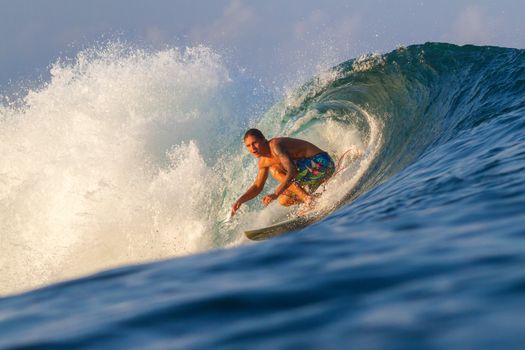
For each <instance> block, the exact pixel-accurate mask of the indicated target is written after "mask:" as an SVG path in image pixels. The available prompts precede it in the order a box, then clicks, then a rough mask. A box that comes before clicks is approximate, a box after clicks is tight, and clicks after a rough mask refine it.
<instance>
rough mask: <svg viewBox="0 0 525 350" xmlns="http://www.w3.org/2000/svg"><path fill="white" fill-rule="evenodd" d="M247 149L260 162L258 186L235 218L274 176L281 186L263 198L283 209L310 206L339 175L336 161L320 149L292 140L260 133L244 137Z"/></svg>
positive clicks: (239, 202) (245, 198) (239, 201)
mask: <svg viewBox="0 0 525 350" xmlns="http://www.w3.org/2000/svg"><path fill="white" fill-rule="evenodd" d="M244 145H245V146H246V148H247V149H248V151H249V152H250V153H251V155H252V156H254V157H255V158H258V159H259V164H258V168H259V170H258V173H257V177H256V178H255V182H254V183H253V184H252V185H251V186H250V187H249V188H248V190H247V191H246V192H245V193H244V194H243V195H242V196H241V197H239V199H237V201H236V202H235V203H234V204H233V206H232V209H231V214H232V215H234V214H235V212H237V210H238V209H239V207H240V206H241V205H242V204H243V203H245V202H247V201H249V200H251V199H253V198H255V197H257V196H258V195H259V194H260V193H261V192H262V190H263V188H264V184H265V183H266V180H267V178H268V173H270V174H271V175H272V176H273V177H274V178H275V179H276V180H277V181H278V182H279V183H280V184H279V186H278V187H277V189H276V190H275V191H274V193H271V194H269V195H266V196H264V197H263V199H262V201H263V203H264V205H268V204H270V203H271V202H272V201H274V200H276V199H278V201H279V203H280V204H281V205H283V206H290V205H295V204H306V205H310V204H311V202H312V199H313V198H312V193H313V192H314V191H315V190H316V189H317V188H318V187H319V186H320V185H321V184H322V183H323V182H325V181H326V180H328V179H329V178H330V177H331V176H332V175H333V174H334V172H335V164H334V161H333V160H332V158H331V157H330V156H329V155H328V153H326V152H325V151H323V150H322V149H320V148H319V147H317V146H316V145H314V144H312V143H310V142H308V141H305V140H301V139H295V138H291V137H276V138H273V139H270V140H267V139H266V137H265V136H264V135H263V133H262V132H261V131H260V130H258V129H250V130H248V131H247V132H246V133H245V134H244Z"/></svg>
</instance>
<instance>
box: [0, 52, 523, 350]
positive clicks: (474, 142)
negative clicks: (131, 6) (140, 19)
mask: <svg viewBox="0 0 525 350" xmlns="http://www.w3.org/2000/svg"><path fill="white" fill-rule="evenodd" d="M152 67H154V69H152ZM173 77H175V78H173ZM229 84H233V83H232V82H231V79H230V78H229V76H228V73H227V71H226V70H225V69H224V65H223V64H222V63H221V62H220V59H219V58H217V57H216V56H215V55H213V53H212V52H210V51H209V50H207V49H204V48H201V49H199V50H196V51H191V50H190V52H188V53H181V52H178V51H176V50H175V51H171V50H168V51H163V52H160V53H156V54H148V53H141V52H138V51H133V50H132V52H131V54H130V53H129V52H128V53H122V52H121V51H118V50H117V51H114V50H109V51H108V52H106V53H103V54H101V53H100V52H98V53H97V54H96V55H95V56H89V57H87V59H86V60H83V59H82V55H80V56H79V57H78V58H77V60H76V61H75V62H74V63H68V64H62V65H60V64H57V65H55V67H54V71H53V80H52V81H51V83H50V84H49V85H48V86H46V87H44V88H42V89H40V90H38V91H33V92H30V94H29V95H28V97H27V98H26V99H25V100H24V101H22V103H18V104H15V105H16V106H15V105H7V106H4V107H3V109H2V110H1V115H2V119H1V122H2V124H1V132H2V136H3V137H2V139H1V140H0V145H1V147H2V151H3V152H2V153H3V154H6V155H7V156H6V157H3V158H2V160H1V161H0V162H2V163H1V167H0V169H1V170H0V173H1V174H2V187H0V189H1V191H2V192H1V195H2V202H1V205H2V207H1V212H0V215H2V217H1V218H0V219H1V220H0V221H1V222H2V237H1V239H2V243H3V244H2V246H3V247H4V246H7V247H9V248H8V249H5V251H7V252H8V254H3V255H2V257H1V259H2V260H1V262H2V266H3V272H2V278H3V280H2V281H1V282H2V283H1V284H0V285H7V286H8V287H6V288H5V289H4V290H3V292H4V293H8V292H12V291H13V290H16V289H17V288H27V287H32V286H34V285H35V284H34V283H28V284H25V285H21V284H20V283H21V282H19V281H23V280H24V279H31V278H34V279H36V280H37V282H39V283H37V284H36V285H38V284H42V283H46V281H47V280H44V279H42V276H45V278H46V279H48V280H49V281H52V280H53V279H62V278H66V277H68V276H70V275H76V274H79V273H87V272H89V271H92V270H95V269H100V268H104V267H107V266H111V265H112V264H126V263H128V264H129V263H132V262H137V261H144V260H151V259H157V258H162V257H166V256H173V255H180V254H185V253H188V252H190V253H191V252H198V251H202V250H206V249H210V248H217V247H226V246H228V247H229V246H236V245H243V243H244V241H243V239H242V235H241V233H240V230H241V229H242V228H243V227H246V226H247V225H248V224H251V225H256V226H257V225H262V224H265V223H268V222H272V221H275V220H277V219H279V218H282V217H283V216H284V215H287V214H288V212H286V211H284V210H283V209H280V208H278V207H276V206H271V207H269V208H268V209H265V210H261V209H262V206H261V204H260V203H257V202H255V201H254V202H252V203H250V204H249V205H246V206H244V207H243V209H242V212H241V213H240V215H239V217H238V218H237V221H235V222H233V223H231V224H227V225H224V224H221V223H220V220H221V219H222V218H223V217H224V215H225V214H226V212H227V210H228V208H229V206H230V205H231V203H232V202H233V200H234V199H235V198H236V197H237V196H239V195H240V194H241V193H242V191H243V190H244V189H245V188H246V187H247V186H248V185H249V184H250V183H251V181H253V177H254V175H255V164H254V161H253V159H251V158H250V156H249V155H247V154H246V153H243V152H242V145H241V144H240V141H239V140H240V135H242V132H243V130H244V128H245V127H246V126H247V125H248V124H250V125H253V123H247V122H246V121H245V120H241V119H235V118H233V119H232V118H231V115H232V114H234V115H235V113H233V111H235V103H233V102H232V101H231V100H228V98H227V97H226V96H229V95H231V91H232V90H231V85H229ZM233 90H235V88H234V89H233ZM167 91H176V92H177V93H175V94H172V93H167ZM86 101H90V103H87V104H86ZM20 105H21V106H20ZM217 110H219V111H223V113H216V111H217ZM155 111H158V113H157V112H155ZM255 125H256V126H258V127H259V128H261V129H262V130H263V131H264V132H265V133H266V134H267V136H269V137H272V136H276V135H292V136H297V137H305V138H308V139H309V140H311V141H313V142H314V143H316V144H318V145H320V146H321V147H322V148H324V149H326V150H328V151H329V152H331V153H332V154H334V155H338V156H340V155H342V154H344V153H345V152H346V151H350V152H349V154H350V156H349V157H347V158H345V159H343V160H342V162H343V163H344V164H345V167H344V171H343V172H342V173H341V175H340V176H339V177H338V178H337V179H335V180H334V182H332V184H330V185H328V186H327V189H326V192H325V194H324V195H323V197H322V198H323V200H322V202H321V204H320V205H322V206H327V207H328V208H330V210H333V212H332V214H331V215H329V216H328V217H327V218H325V219H324V220H323V221H321V222H319V223H317V224H315V225H312V226H310V227H308V228H306V229H304V230H302V231H301V232H296V233H294V234H290V235H286V236H283V237H280V238H276V239H273V240H270V241H267V242H264V243H260V244H255V245H243V246H242V247H238V248H235V249H221V250H216V251H212V252H208V253H206V254H201V255H193V256H190V257H184V258H179V259H176V260H171V261H164V262H156V263H151V264H147V265H140V266H128V267H122V268H120V269H115V270H112V271H108V272H105V273H100V274H97V275H93V276H89V277H85V278H83V279H78V280H72V281H70V282H67V283H61V284H56V285H52V286H49V287H47V288H44V289H41V290H36V291H33V292H29V293H26V294H22V295H19V296H12V297H9V298H4V299H2V300H0V335H1V336H0V347H5V348H14V347H23V346H32V347H38V346H47V347H58V346H60V347H61V348H68V347H71V348H75V347H76V348H78V347H85V348H104V347H109V346H115V345H117V344H118V345H119V347H131V346H135V347H153V346H159V347H160V346H166V347H172V348H178V347H181V348H186V349H193V348H195V349H200V348H214V349H222V348H224V349H231V348H257V347H261V348H272V349H279V348H323V349H324V348H334V349H335V348H346V347H347V345H348V344H349V343H351V344H353V345H354V346H355V347H357V348H378V349H381V348H386V347H388V348H407V347H414V348H431V347H439V348H444V347H452V348H475V349H484V348H494V347H505V348H516V349H518V348H520V346H521V345H522V344H523V343H524V342H525V337H524V335H523V332H522V329H521V328H522V327H521V323H522V322H521V321H522V318H523V316H522V315H523V314H524V312H525V300H524V298H523V291H524V286H525V274H524V273H523V268H522V267H523V263H524V262H525V253H524V250H523V247H524V246H525V230H524V228H523V227H524V226H523V214H524V212H525V175H524V174H525V172H524V170H525V52H524V51H523V50H517V49H506V48H497V47H475V46H463V47H458V46H454V45H450V44H436V43H428V44H425V45H415V46H410V47H406V48H399V49H397V50H395V51H393V52H391V53H388V54H385V55H370V56H364V57H361V58H358V59H354V60H350V61H347V62H344V63H342V64H340V65H338V66H337V67H334V68H333V69H331V70H329V71H327V72H324V73H322V74H320V75H319V76H317V77H315V78H314V79H312V80H311V81H310V82H308V83H307V84H305V85H304V86H302V87H301V88H299V89H296V90H294V91H291V92H290V93H289V94H287V95H286V96H285V98H284V99H283V101H282V102H280V103H278V104H276V105H275V106H273V107H272V108H271V109H270V110H268V111H267V112H266V113H265V114H264V115H263V116H262V117H261V118H260V119H259V120H258V121H257V123H255ZM215 130H221V131H223V132H222V133H220V134H218V133H216V132H215ZM224 135H231V137H230V136H227V137H225V136H224ZM79 140H80V141H79ZM4 150H5V151H4ZM345 162H346V163H345ZM224 184H227V185H226V186H224ZM274 184H275V183H273V184H270V185H269V186H272V185H274ZM210 185H211V186H210ZM210 188H214V189H213V190H210ZM188 190H190V192H191V193H192V196H188V195H187V194H186V193H187V192H188ZM4 242H5V244H4ZM2 249H3V251H4V248H2ZM50 252H52V253H50ZM86 265H87V266H89V268H87V267H86ZM5 266H7V267H5ZM64 269H65V270H67V269H71V270H74V271H69V272H67V271H66V272H63V271H62V270H64ZM4 271H5V272H4ZM57 274H58V276H57ZM20 276H22V278H20ZM13 280H14V281H15V282H16V281H18V282H17V283H18V284H16V283H14V282H13ZM78 300H82V303H78ZM71 310H75V312H74V313H71ZM66 324H67V325H68V326H67V327H68V332H64V331H63V327H64V325H66ZM3 329H4V330H7V331H5V332H4V331H2V330H3ZM203 330H205V331H203ZM27 334H30V335H31V336H29V337H28V336H27ZM22 335H24V336H22ZM160 344H163V345H160ZM164 344H165V345H164Z"/></svg>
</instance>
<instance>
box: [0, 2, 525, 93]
mask: <svg viewBox="0 0 525 350" xmlns="http://www.w3.org/2000/svg"><path fill="white" fill-rule="evenodd" d="M524 15H525V1H522V0H498V1H481V0H480V1H472V0H442V1H415V0H414V1H412V0H398V1H394V0H391V1H387V0H383V1H381V0H360V1H354V0H323V1H319V0H317V1H313V0H288V1H286V0H264V1H262V0H207V1H204V0H89V1H86V0H82V1H80V0H46V1H39V0H16V1H15V0H0V43H1V45H0V50H1V51H0V91H5V90H7V89H8V87H9V86H12V85H13V84H17V83H20V82H22V81H31V80H35V79H37V78H38V77H42V79H44V80H45V79H46V77H48V71H49V67H50V65H51V64H52V63H53V62H56V61H57V59H59V58H64V57H74V56H75V54H76V53H77V52H78V51H80V50H82V49H83V48H86V47H92V46H94V45H96V44H97V43H103V42H105V41H108V40H117V39H118V40H122V41H127V42H131V43H133V44H136V45H139V46H143V47H147V48H150V49H161V48H165V47H175V46H176V47H186V46H189V47H191V46H196V45H205V46H208V47H211V48H213V49H214V50H216V52H217V53H219V54H220V55H222V56H223V57H224V59H225V61H226V62H227V63H228V65H229V66H231V67H235V69H237V68H239V69H243V70H245V71H247V72H249V74H251V75H252V76H253V77H254V78H256V79H261V81H264V82H266V83H268V84H271V83H274V84H275V83H276V82H277V83H280V82H282V81H284V80H286V79H293V77H294V76H297V75H309V74H313V73H315V72H316V70H319V69H320V68H323V67H324V68H327V67H328V66H332V65H335V64H337V63H340V62H342V61H345V60H348V59H350V58H354V57H357V56H360V55H362V54H366V53H375V52H377V53H384V52H389V51H391V50H393V49H395V48H396V47H399V46H407V45H411V44H420V43H425V42H429V41H435V42H449V43H454V44H460V45H463V44H475V45H495V46H504V47H514V48H524V47H525V35H524V34H523V33H525V21H523V17H524Z"/></svg>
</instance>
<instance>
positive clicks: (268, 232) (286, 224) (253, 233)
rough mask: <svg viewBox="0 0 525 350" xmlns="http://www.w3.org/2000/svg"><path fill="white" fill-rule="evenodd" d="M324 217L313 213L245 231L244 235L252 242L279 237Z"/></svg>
mask: <svg viewBox="0 0 525 350" xmlns="http://www.w3.org/2000/svg"><path fill="white" fill-rule="evenodd" d="M325 215H326V214H324V215H323V214H322V213H314V214H310V215H305V216H299V217H296V218H292V219H289V220H286V221H282V222H279V223H277V224H274V225H271V226H268V227H263V228H258V229H252V230H245V231H244V234H245V236H246V237H247V238H248V239H250V240H252V241H263V240H265V239H268V238H272V237H275V236H280V235H282V234H284V233H286V232H291V231H297V230H300V229H302V228H305V227H307V226H309V225H311V224H313V223H315V222H316V221H319V220H320V219H321V218H323V217H324V216H325Z"/></svg>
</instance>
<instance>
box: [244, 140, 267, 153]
mask: <svg viewBox="0 0 525 350" xmlns="http://www.w3.org/2000/svg"><path fill="white" fill-rule="evenodd" d="M265 141H266V140H265V139H260V138H257V137H255V136H252V135H249V136H248V137H246V138H245V139H244V145H245V146H246V148H247V149H248V152H250V153H251V154H252V156H254V157H255V158H259V157H260V156H261V155H262V154H261V152H263V153H264V150H265V147H264V146H265Z"/></svg>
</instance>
